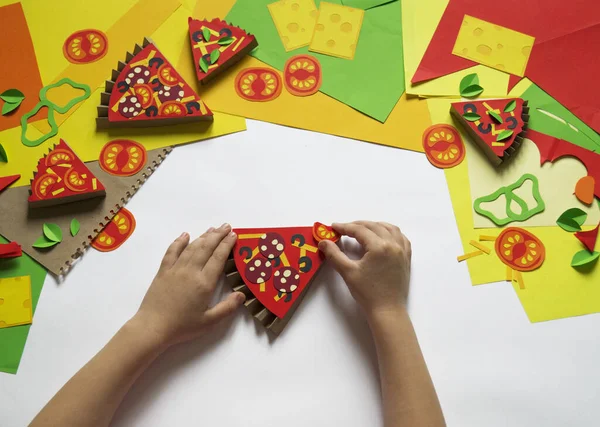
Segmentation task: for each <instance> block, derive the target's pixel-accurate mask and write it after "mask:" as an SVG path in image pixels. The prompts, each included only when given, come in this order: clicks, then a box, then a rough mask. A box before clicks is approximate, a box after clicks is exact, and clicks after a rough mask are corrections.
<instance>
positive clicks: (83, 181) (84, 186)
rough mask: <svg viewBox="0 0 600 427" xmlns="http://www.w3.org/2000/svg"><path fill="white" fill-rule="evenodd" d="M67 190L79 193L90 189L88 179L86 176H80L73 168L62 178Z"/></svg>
mask: <svg viewBox="0 0 600 427" xmlns="http://www.w3.org/2000/svg"><path fill="white" fill-rule="evenodd" d="M64 182H65V185H66V186H67V188H68V189H69V190H71V191H76V192H81V191H85V190H88V189H90V188H91V187H92V185H91V183H90V178H89V177H88V176H87V175H86V174H80V173H79V172H78V171H76V170H75V168H70V169H69V170H68V171H67V172H66V173H65V177H64Z"/></svg>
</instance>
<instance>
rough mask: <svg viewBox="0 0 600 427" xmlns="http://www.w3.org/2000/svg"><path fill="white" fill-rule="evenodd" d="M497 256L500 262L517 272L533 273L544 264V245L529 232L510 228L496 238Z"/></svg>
mask: <svg viewBox="0 0 600 427" xmlns="http://www.w3.org/2000/svg"><path fill="white" fill-rule="evenodd" d="M495 249H496V254H497V255H498V258H500V261H502V262H503V263H504V264H505V265H507V266H509V267H510V268H512V269H514V270H517V271H533V270H536V269H538V268H540V266H541V265H542V264H543V263H544V259H545V257H546V248H545V247H544V244H543V243H542V242H541V240H540V239H538V238H537V237H536V236H534V235H533V234H532V233H530V232H529V231H527V230H524V229H522V228H517V227H509V228H506V229H504V230H502V232H501V233H500V234H499V235H498V237H497V238H496V245H495Z"/></svg>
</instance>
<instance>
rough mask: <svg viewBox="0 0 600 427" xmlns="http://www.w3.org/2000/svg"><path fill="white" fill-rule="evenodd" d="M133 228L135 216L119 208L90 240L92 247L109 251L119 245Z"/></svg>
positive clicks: (101, 250)
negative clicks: (102, 228)
mask: <svg viewBox="0 0 600 427" xmlns="http://www.w3.org/2000/svg"><path fill="white" fill-rule="evenodd" d="M134 230H135V217H134V216H133V214H132V213H131V212H130V211H128V210H127V209H125V208H121V209H120V210H119V212H117V214H116V215H115V216H114V217H113V219H112V220H111V221H110V222H109V223H108V224H107V225H106V227H104V230H102V231H101V232H100V234H98V235H97V236H96V238H95V239H94V240H93V241H92V247H93V248H94V249H97V250H99V251H100V252H111V251H114V250H115V249H117V248H118V247H119V246H121V245H122V244H123V243H125V241H126V240H127V239H128V238H129V236H131V234H132V233H133V231H134Z"/></svg>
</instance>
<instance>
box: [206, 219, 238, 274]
mask: <svg viewBox="0 0 600 427" xmlns="http://www.w3.org/2000/svg"><path fill="white" fill-rule="evenodd" d="M236 240H237V235H236V234H235V233H234V232H233V231H232V232H230V233H229V234H228V235H227V236H225V238H224V239H223V240H221V243H219V246H217V249H215V251H214V252H213V254H212V256H211V257H210V258H209V260H208V262H207V263H206V265H205V266H204V269H203V270H202V271H203V273H204V274H205V275H206V278H207V279H208V281H209V282H210V283H215V284H216V283H217V280H218V279H219V276H220V275H221V273H222V272H223V269H224V268H225V263H226V262H227V258H229V254H230V253H231V250H232V249H233V246H234V245H235V242H236Z"/></svg>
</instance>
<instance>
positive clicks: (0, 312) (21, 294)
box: [0, 276, 33, 328]
mask: <svg viewBox="0 0 600 427" xmlns="http://www.w3.org/2000/svg"><path fill="white" fill-rule="evenodd" d="M31 303H32V301H31V278H30V277H29V276H21V277H12V278H5V279H0V328H8V327H11V326H18V325H28V324H30V323H31V319H32V316H33V315H32V312H31V306H32V304H31Z"/></svg>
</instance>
